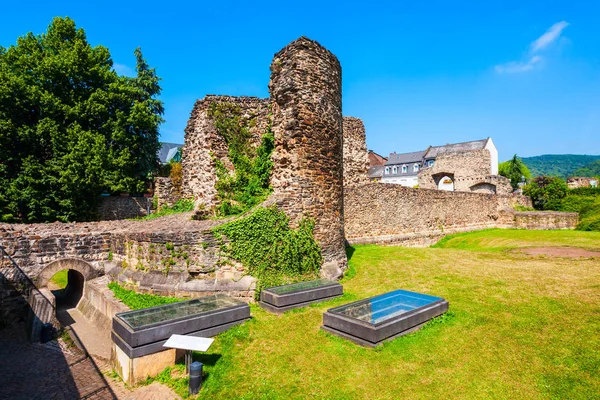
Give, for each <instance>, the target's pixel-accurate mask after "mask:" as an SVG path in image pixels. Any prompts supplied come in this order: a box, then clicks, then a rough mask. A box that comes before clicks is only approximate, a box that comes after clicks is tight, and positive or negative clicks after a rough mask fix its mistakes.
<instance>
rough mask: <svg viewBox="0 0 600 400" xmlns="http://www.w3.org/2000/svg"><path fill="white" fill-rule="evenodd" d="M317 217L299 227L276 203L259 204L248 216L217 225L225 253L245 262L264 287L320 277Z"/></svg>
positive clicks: (305, 220)
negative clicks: (314, 231)
mask: <svg viewBox="0 0 600 400" xmlns="http://www.w3.org/2000/svg"><path fill="white" fill-rule="evenodd" d="M313 230H314V221H313V220H311V219H309V218H304V219H303V220H302V221H301V222H300V224H299V226H298V228H297V229H290V227H289V219H288V217H287V216H286V215H285V213H284V212H283V211H280V210H278V209H277V207H276V206H274V205H273V206H271V207H267V208H258V209H257V210H256V211H254V212H253V213H252V214H250V215H249V216H247V217H244V218H240V219H237V220H234V221H231V222H228V223H226V224H224V225H220V226H218V227H216V228H214V229H213V232H214V233H215V237H216V238H217V240H219V241H220V243H221V250H222V252H223V255H225V256H226V257H229V258H231V259H234V260H237V261H239V262H241V263H242V264H243V265H244V266H245V267H246V268H247V269H248V273H249V274H250V275H252V276H254V277H255V278H257V279H258V284H257V290H256V296H258V294H259V293H260V290H261V289H262V288H264V287H269V286H275V285H279V284H285V283H292V282H297V281H302V280H307V279H314V278H317V277H318V272H319V268H320V266H321V263H322V261H323V260H322V257H321V249H320V247H319V244H318V243H317V242H316V241H315V239H314V237H313Z"/></svg>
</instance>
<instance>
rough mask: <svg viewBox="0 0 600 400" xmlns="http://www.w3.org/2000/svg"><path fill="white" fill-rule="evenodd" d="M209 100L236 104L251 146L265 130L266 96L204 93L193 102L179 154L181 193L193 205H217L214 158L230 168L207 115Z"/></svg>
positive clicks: (210, 101) (226, 153)
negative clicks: (250, 136) (203, 95)
mask: <svg viewBox="0 0 600 400" xmlns="http://www.w3.org/2000/svg"><path fill="white" fill-rule="evenodd" d="M212 103H216V104H232V105H235V106H237V107H239V109H240V111H241V117H242V122H243V123H244V125H245V126H247V127H248V128H249V130H250V133H251V134H252V140H251V142H252V144H253V145H255V146H259V145H260V142H261V137H262V135H264V134H265V133H266V132H267V129H268V125H269V99H259V98H257V97H233V96H215V95H208V96H206V97H205V98H204V99H202V100H198V101H197V102H196V104H195V105H194V108H193V110H192V113H191V116H190V119H189V121H188V125H187V127H186V128H185V142H184V143H185V144H184V146H183V149H182V158H181V164H182V169H183V183H182V196H183V197H184V198H193V199H194V201H195V204H196V207H198V206H200V205H203V206H204V207H205V208H207V209H210V208H213V207H214V206H216V205H217V198H216V196H217V191H216V190H215V183H216V182H217V176H216V171H215V159H218V160H220V161H221V162H222V163H223V164H224V165H225V167H226V168H228V169H229V170H233V165H232V164H231V162H230V161H229V158H228V147H227V143H226V142H225V139H224V138H223V136H222V135H221V134H219V133H218V132H217V129H216V128H215V123H214V120H213V119H212V118H211V117H210V116H209V109H210V106H211V104H212Z"/></svg>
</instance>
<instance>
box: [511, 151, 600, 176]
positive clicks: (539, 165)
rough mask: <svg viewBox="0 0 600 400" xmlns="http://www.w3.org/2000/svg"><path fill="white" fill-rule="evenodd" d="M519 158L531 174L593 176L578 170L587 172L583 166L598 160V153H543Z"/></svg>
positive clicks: (599, 158) (599, 157)
mask: <svg viewBox="0 0 600 400" xmlns="http://www.w3.org/2000/svg"><path fill="white" fill-rule="evenodd" d="M521 160H522V161H523V162H524V163H525V165H527V168H529V171H530V172H531V176H534V177H535V176H558V177H560V178H568V177H569V176H595V175H582V174H580V172H584V173H587V171H586V170H583V168H585V167H587V166H588V165H590V164H592V163H594V162H595V161H598V160H600V155H597V156H591V155H582V154H544V155H541V156H535V157H524V158H522V159H521ZM580 169H582V170H580ZM596 175H597V174H596Z"/></svg>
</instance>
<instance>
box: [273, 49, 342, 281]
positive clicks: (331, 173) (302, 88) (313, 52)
mask: <svg viewBox="0 0 600 400" xmlns="http://www.w3.org/2000/svg"><path fill="white" fill-rule="evenodd" d="M269 91H270V93H271V107H272V113H273V126H272V131H273V134H274V136H275V151H274V152H273V157H272V159H273V164H274V166H273V172H272V176H271V185H272V187H273V195H272V199H275V200H276V201H277V203H278V205H279V207H280V208H281V209H283V210H284V211H285V213H286V214H287V215H288V216H289V217H290V220H291V222H292V224H293V225H297V224H298V223H299V222H300V220H301V219H302V218H303V217H304V216H309V217H311V218H313V219H314V220H315V230H314V236H315V239H316V240H317V241H318V243H319V244H320V246H321V253H322V255H323V258H324V264H323V267H322V274H323V275H324V276H328V277H336V278H337V277H340V276H341V274H342V273H343V271H344V270H345V269H346V267H347V259H346V252H345V246H344V204H343V173H342V171H343V155H342V151H343V150H342V146H343V132H342V129H343V122H342V70H341V66H340V63H339V61H338V59H337V58H336V57H335V56H334V55H333V54H332V53H330V52H329V51H328V50H327V49H325V48H324V47H322V46H321V45H320V44H318V43H317V42H314V41H312V40H310V39H307V38H305V37H302V38H300V39H298V40H296V41H294V42H292V43H290V44H289V45H288V46H286V47H285V48H284V49H283V50H281V51H280V52H279V53H277V54H276V55H275V57H274V59H273V62H272V64H271V80H270V82H269Z"/></svg>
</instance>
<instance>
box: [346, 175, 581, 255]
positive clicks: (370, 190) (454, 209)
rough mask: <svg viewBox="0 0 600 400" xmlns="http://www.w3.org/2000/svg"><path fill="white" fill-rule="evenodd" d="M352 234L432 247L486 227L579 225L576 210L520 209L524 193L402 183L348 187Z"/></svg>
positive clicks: (352, 238) (353, 238)
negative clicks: (454, 235) (515, 207)
mask: <svg viewBox="0 0 600 400" xmlns="http://www.w3.org/2000/svg"><path fill="white" fill-rule="evenodd" d="M344 194H345V197H344V205H345V210H344V211H345V213H344V215H345V220H344V226H345V230H346V238H347V240H348V242H349V243H351V244H359V243H379V244H399V245H408V246H427V245H430V244H433V243H435V242H436V241H437V240H439V239H440V238H442V237H443V236H445V235H447V234H450V233H455V232H463V231H471V230H477V229H484V228H512V227H519V228H521V227H523V228H525V227H526V228H529V227H534V229H557V228H560V229H573V228H575V226H576V225H577V217H576V215H575V218H573V215H572V213H552V214H553V215H552V216H545V215H543V214H544V213H516V212H515V211H514V210H513V209H512V208H511V207H512V206H513V205H515V204H521V205H523V204H527V203H528V202H527V200H526V198H523V199H521V197H522V196H501V195H494V194H483V193H468V192H446V191H441V190H431V189H413V188H408V187H403V186H400V185H391V184H387V185H382V184H367V185H363V186H358V187H353V188H346V190H345V193H344Z"/></svg>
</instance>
